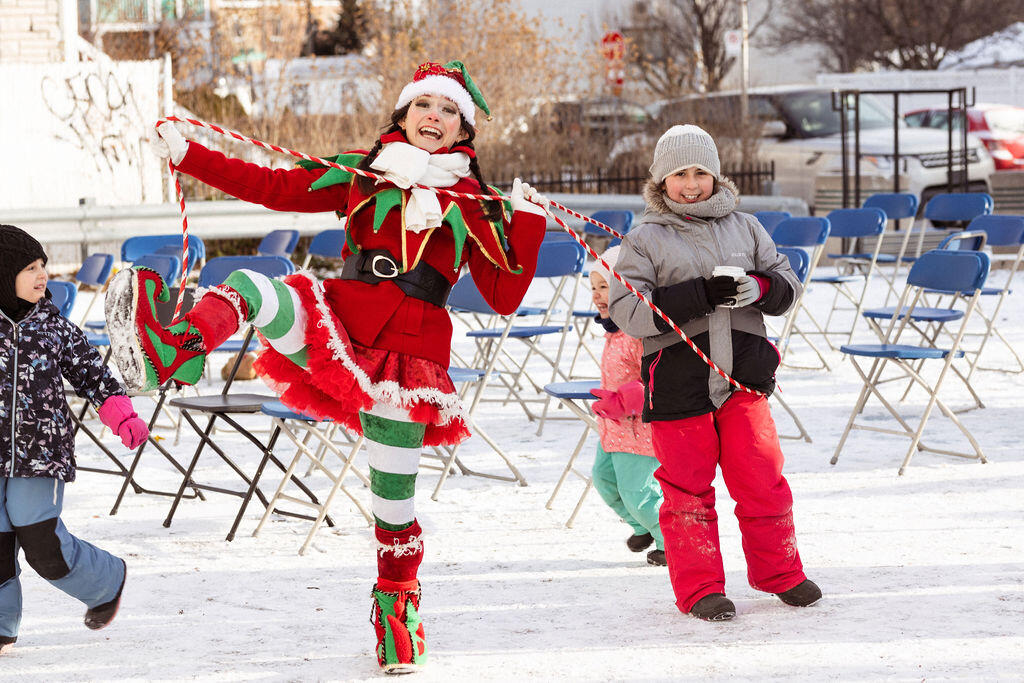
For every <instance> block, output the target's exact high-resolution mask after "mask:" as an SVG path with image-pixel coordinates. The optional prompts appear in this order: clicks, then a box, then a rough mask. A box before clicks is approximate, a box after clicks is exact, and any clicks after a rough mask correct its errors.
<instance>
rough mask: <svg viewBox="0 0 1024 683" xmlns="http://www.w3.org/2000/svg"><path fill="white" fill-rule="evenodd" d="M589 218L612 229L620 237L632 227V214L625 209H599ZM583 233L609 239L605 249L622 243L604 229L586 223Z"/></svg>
mask: <svg viewBox="0 0 1024 683" xmlns="http://www.w3.org/2000/svg"><path fill="white" fill-rule="evenodd" d="M590 217H591V218H593V219H594V220H595V221H598V222H599V223H604V224H605V225H607V226H608V227H609V228H612V229H613V230H615V231H616V232H618V233H620V234H622V235H625V234H626V233H627V232H629V229H630V228H631V227H633V219H634V215H633V212H632V211H628V210H626V209H600V210H598V211H595V212H594V213H592V214H591V215H590ZM583 232H584V233H585V234H587V235H598V236H603V237H610V238H611V239H610V240H609V241H608V244H607V246H605V249H609V248H611V247H614V246H615V245H616V244H618V243H619V242H621V241H622V240H621V239H620V238H618V237H615V236H613V235H612V234H611V233H610V232H608V231H606V230H605V229H604V228H599V227H597V226H596V225H593V224H591V223H587V222H586V221H584V223H583Z"/></svg>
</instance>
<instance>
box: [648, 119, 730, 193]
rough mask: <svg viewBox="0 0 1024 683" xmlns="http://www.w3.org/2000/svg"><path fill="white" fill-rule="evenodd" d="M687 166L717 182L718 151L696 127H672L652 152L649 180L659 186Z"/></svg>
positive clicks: (718, 172)
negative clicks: (696, 169) (702, 172)
mask: <svg viewBox="0 0 1024 683" xmlns="http://www.w3.org/2000/svg"><path fill="white" fill-rule="evenodd" d="M691 166H697V167H698V168H702V169H704V170H705V171H707V172H708V173H710V174H711V175H713V176H715V178H720V177H721V175H722V165H721V162H719V160H718V147H717V146H716V145H715V141H714V140H713V139H711V136H710V135H708V133H707V131H705V130H704V129H703V128H701V127H699V126H694V125H692V124H686V125H685V126H672V127H671V128H669V129H668V130H667V131H665V134H664V135H662V136H661V138H660V139H659V140H658V144H657V145H656V146H655V148H654V163H652V164H651V177H652V178H654V181H655V182H656V183H661V182H662V181H663V180H665V178H667V177H668V176H670V175H672V174H673V173H675V172H676V171H681V170H683V169H685V168H690V167H691Z"/></svg>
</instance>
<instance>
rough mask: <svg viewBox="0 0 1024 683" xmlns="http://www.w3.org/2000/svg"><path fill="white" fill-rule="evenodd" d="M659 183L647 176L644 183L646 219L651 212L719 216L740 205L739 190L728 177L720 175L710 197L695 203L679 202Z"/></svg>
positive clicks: (701, 216)
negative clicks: (665, 191)
mask: <svg viewBox="0 0 1024 683" xmlns="http://www.w3.org/2000/svg"><path fill="white" fill-rule="evenodd" d="M659 185H660V183H657V182H655V181H654V178H648V180H647V183H646V184H645V185H644V191H643V196H644V201H645V202H646V203H647V209H646V210H645V211H644V218H645V219H646V218H647V217H648V216H649V215H651V214H662V215H664V214H675V215H687V216H696V217H698V218H721V217H722V216H725V215H727V214H729V213H731V212H733V211H735V210H736V208H737V207H738V206H739V205H740V191H739V188H737V187H736V184H735V183H733V181H732V180H730V179H729V178H727V177H725V176H722V177H721V178H720V179H719V180H718V190H717V191H716V192H715V193H714V194H713V195H711V197H710V198H708V199H705V200H704V201H702V202H697V203H696V204H680V203H678V202H674V201H672V200H671V199H669V198H668V197H667V196H665V193H664V192H662V190H661V187H660V186H659Z"/></svg>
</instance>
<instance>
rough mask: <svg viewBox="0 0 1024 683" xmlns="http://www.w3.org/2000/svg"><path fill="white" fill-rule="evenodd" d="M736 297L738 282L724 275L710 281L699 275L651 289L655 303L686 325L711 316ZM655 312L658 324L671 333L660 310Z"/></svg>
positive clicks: (655, 320) (676, 321)
mask: <svg viewBox="0 0 1024 683" xmlns="http://www.w3.org/2000/svg"><path fill="white" fill-rule="evenodd" d="M735 296H736V281H735V280H733V279H732V278H731V277H729V276H728V275H720V276H718V277H714V278H711V279H710V280H706V279H704V278H702V277H695V278H693V279H692V280H684V281H683V282H677V283H676V284H674V285H666V286H664V287H655V288H654V290H652V291H651V302H652V303H653V304H654V305H655V306H657V307H658V308H660V309H661V310H662V311H664V313H665V315H667V316H668V317H669V318H671V319H672V320H673V322H675V324H676V325H683V324H685V323H688V322H690V321H691V320H696V319H697V318H703V317H704V316H706V315H711V313H712V312H713V311H714V310H715V306H718V305H720V304H723V303H725V302H726V301H728V300H729V299H730V298H731V297H735ZM651 315H652V316H653V317H654V325H655V326H656V327H657V328H658V329H659V330H661V331H662V332H668V331H669V330H671V329H672V326H671V325H669V324H668V323H667V322H665V321H664V320H662V319H661V316H659V315H658V314H657V313H654V312H653V311H652V312H651Z"/></svg>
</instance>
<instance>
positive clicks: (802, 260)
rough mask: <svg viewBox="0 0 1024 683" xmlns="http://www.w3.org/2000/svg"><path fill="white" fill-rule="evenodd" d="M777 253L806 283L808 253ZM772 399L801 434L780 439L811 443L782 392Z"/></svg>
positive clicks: (793, 249)
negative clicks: (786, 260) (787, 261)
mask: <svg viewBox="0 0 1024 683" xmlns="http://www.w3.org/2000/svg"><path fill="white" fill-rule="evenodd" d="M776 251H778V252H779V253H780V254H782V255H783V256H785V257H786V258H788V259H789V266H790V268H792V269H793V273H794V274H795V275H796V277H797V279H798V280H800V282H806V281H807V272H808V270H809V269H810V267H811V257H810V256H808V254H807V252H806V251H804V250H803V249H797V248H796V247H776ZM775 342H776V344H778V340H775ZM772 398H773V399H775V401H776V402H777V403H778V404H779V405H780V406H782V409H783V410H785V411H786V412H787V413H788V414H789V417H790V418H792V420H793V424H794V425H795V426H796V428H797V431H798V432H799V433H798V434H784V433H782V432H780V433H779V438H780V439H798V440H799V439H802V440H804V441H806V442H807V443H811V435H810V434H809V433H808V432H807V429H805V428H804V425H803V423H802V422H801V421H800V418H799V417H797V414H796V411H794V410H793V409H792V408H791V407H790V406H789V404H788V403H786V401H785V399H784V398H782V392H781V391H779V390H778V389H776V390H775V391H774V392H772Z"/></svg>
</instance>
